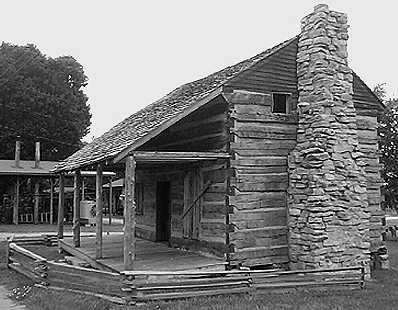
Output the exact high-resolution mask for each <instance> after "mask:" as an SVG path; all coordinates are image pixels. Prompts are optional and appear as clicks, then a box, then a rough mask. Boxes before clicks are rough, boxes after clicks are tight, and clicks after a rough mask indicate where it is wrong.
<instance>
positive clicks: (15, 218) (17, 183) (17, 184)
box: [13, 176, 21, 225]
mask: <svg viewBox="0 0 398 310" xmlns="http://www.w3.org/2000/svg"><path fill="white" fill-rule="evenodd" d="M20 185H21V183H20V180H19V176H17V178H16V180H15V200H14V208H13V223H14V224H15V225H18V212H19V188H20Z"/></svg>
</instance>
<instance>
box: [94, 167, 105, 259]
mask: <svg viewBox="0 0 398 310" xmlns="http://www.w3.org/2000/svg"><path fill="white" fill-rule="evenodd" d="M95 180H96V182H95V184H96V191H95V198H96V216H95V225H96V226H95V231H96V237H95V245H96V249H95V257H96V258H97V259H98V258H102V211H103V203H102V164H98V165H97V174H96V178H95Z"/></svg>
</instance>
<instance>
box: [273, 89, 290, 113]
mask: <svg viewBox="0 0 398 310" xmlns="http://www.w3.org/2000/svg"><path fill="white" fill-rule="evenodd" d="M288 98H289V94H278V93H273V94H272V102H273V105H272V113H282V114H287V113H288V112H289V109H288Z"/></svg>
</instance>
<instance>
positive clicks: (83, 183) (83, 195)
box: [81, 177, 86, 200]
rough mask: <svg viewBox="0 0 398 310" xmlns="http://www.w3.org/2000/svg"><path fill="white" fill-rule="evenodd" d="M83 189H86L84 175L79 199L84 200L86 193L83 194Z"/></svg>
mask: <svg viewBox="0 0 398 310" xmlns="http://www.w3.org/2000/svg"><path fill="white" fill-rule="evenodd" d="M85 190H86V182H85V181H84V177H82V199H81V200H85V199H86V198H85V197H86V194H85Z"/></svg>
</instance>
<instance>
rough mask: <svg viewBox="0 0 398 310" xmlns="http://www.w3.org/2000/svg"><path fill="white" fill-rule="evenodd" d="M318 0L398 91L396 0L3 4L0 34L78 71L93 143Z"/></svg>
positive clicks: (267, 43)
mask: <svg viewBox="0 0 398 310" xmlns="http://www.w3.org/2000/svg"><path fill="white" fill-rule="evenodd" d="M318 3H327V4H329V7H330V9H332V10H335V11H340V12H345V13H347V14H348V17H349V24H350V29H349V34H350V39H349V62H350V66H351V67H352V68H353V69H354V71H355V72H356V73H357V74H358V75H359V76H360V77H361V78H362V79H363V80H364V81H365V82H366V83H367V84H368V85H369V86H370V87H371V88H373V86H374V85H375V84H377V83H379V82H386V83H387V88H388V95H389V96H398V38H397V36H396V33H397V31H398V18H397V8H398V4H396V3H397V1H395V0H378V1H368V0H367V1H364V0H363V1H359V0H355V1H354V0H352V1H347V0H341V1H340V0H335V1H332V0H330V1H321V2H319V1H313V0H300V1H294V0H292V1H286V0H279V1H265V0H258V1H255V0H245V1H243V0H241V1H233V0H225V1H223V0H212V1H211V0H196V1H187V0H185V1H184V0H167V1H162V0H158V1H154V0H145V1H144V0H141V1H134V0H130V1H128V0H126V1H122V0H113V1H110V0H109V1H98V0H97V1H94V0H92V1H90V0H84V1H83V0H80V1H76V0H68V1H66V0H64V1H55V0H48V1H47V0H35V1H32V0H27V1H19V0H14V1H10V0H7V1H6V0H3V1H1V11H2V14H1V15H2V16H1V18H0V29H1V33H2V36H1V39H2V40H3V41H5V42H9V43H12V44H26V43H33V44H36V45H37V47H38V48H39V49H40V50H41V51H42V52H43V53H45V54H47V55H49V56H51V57H57V56H60V55H72V56H73V57H75V58H76V59H77V60H78V61H79V62H80V63H81V64H82V65H83V67H84V69H85V72H86V74H87V76H88V77H89V84H88V86H87V88H86V93H87V95H88V96H89V98H90V99H89V103H90V106H91V113H92V115H93V117H92V126H91V132H90V133H89V135H88V136H87V137H86V140H87V141H90V140H91V138H92V137H93V136H95V137H97V136H99V135H101V134H102V133H104V132H105V131H107V130H108V129H110V128H111V127H112V126H113V125H115V124H116V123H118V122H119V121H121V120H123V119H124V118H125V117H127V116H129V115H130V114H132V113H134V112H135V111H137V110H139V109H140V108H142V107H144V106H146V105H148V104H149V103H151V102H153V101H154V100H156V99H158V98H160V97H162V96H163V95H165V94H166V93H168V92H170V91H171V90H173V89H174V88H176V87H178V86H179V85H181V84H184V83H187V82H190V81H193V80H196V79H199V78H201V77H204V76H206V75H208V74H211V73H213V72H215V71H218V70H220V69H222V68H224V67H226V66H229V65H232V64H235V63H237V62H239V61H241V60H243V59H246V58H249V57H251V56H253V55H255V54H257V53H260V52H262V51H263V50H265V49H267V48H269V47H272V46H273V45H275V44H277V43H280V42H282V41H284V40H286V39H289V38H291V37H293V36H294V35H296V34H298V33H299V31H300V20H301V18H302V17H304V16H305V15H307V14H308V13H310V12H312V11H313V7H314V5H316V4H318Z"/></svg>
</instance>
